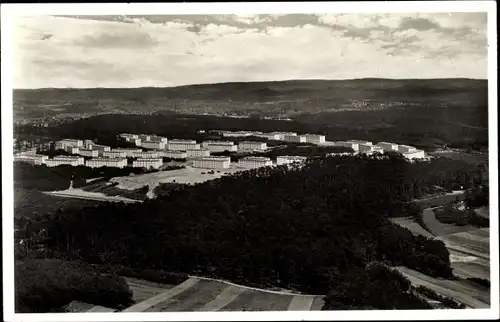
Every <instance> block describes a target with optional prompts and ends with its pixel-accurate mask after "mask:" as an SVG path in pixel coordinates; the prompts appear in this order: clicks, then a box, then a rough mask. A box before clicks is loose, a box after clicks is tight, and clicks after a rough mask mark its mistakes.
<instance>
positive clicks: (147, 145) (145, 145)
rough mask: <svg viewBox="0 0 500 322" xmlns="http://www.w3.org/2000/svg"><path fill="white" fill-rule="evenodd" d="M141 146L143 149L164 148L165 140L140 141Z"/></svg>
mask: <svg viewBox="0 0 500 322" xmlns="http://www.w3.org/2000/svg"><path fill="white" fill-rule="evenodd" d="M141 147H143V148H145V149H160V150H163V149H165V142H161V141H157V142H142V143H141Z"/></svg>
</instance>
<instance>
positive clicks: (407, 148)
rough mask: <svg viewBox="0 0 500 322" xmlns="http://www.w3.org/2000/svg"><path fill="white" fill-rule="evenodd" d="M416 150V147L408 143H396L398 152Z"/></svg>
mask: <svg viewBox="0 0 500 322" xmlns="http://www.w3.org/2000/svg"><path fill="white" fill-rule="evenodd" d="M415 151H417V148H415V147H413V146H410V145H404V144H402V145H398V152H400V153H408V152H415Z"/></svg>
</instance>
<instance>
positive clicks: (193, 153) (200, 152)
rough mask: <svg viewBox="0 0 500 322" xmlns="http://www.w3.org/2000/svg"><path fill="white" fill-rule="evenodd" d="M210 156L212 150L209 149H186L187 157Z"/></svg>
mask: <svg viewBox="0 0 500 322" xmlns="http://www.w3.org/2000/svg"><path fill="white" fill-rule="evenodd" d="M208 156H210V150H208V149H190V150H186V157H187V158H199V157H208Z"/></svg>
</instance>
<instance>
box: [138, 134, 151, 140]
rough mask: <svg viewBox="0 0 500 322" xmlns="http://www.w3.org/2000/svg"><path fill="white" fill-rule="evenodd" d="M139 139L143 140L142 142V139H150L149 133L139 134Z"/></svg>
mask: <svg viewBox="0 0 500 322" xmlns="http://www.w3.org/2000/svg"><path fill="white" fill-rule="evenodd" d="M139 139H140V140H141V141H143V142H144V141H149V140H151V135H149V134H139Z"/></svg>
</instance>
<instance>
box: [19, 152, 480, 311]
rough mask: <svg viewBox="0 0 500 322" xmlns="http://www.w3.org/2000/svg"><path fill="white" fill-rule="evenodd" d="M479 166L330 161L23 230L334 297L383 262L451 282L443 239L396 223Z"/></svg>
mask: <svg viewBox="0 0 500 322" xmlns="http://www.w3.org/2000/svg"><path fill="white" fill-rule="evenodd" d="M476 171H477V169H476V168H474V167H470V166H469V168H466V167H465V166H464V165H463V164H462V163H461V162H459V161H453V160H449V159H434V160H432V161H431V162H430V163H429V162H417V163H408V162H406V161H405V160H404V159H402V158H401V157H397V156H393V155H386V156H385V157H384V158H380V157H378V158H377V157H369V156H334V157H322V158H316V159H311V160H309V161H308V162H307V163H306V165H305V166H304V167H299V166H297V167H294V168H292V169H289V168H288V167H284V166H281V167H277V168H274V169H273V168H262V169H255V170H251V171H246V172H242V173H237V174H235V175H234V176H231V177H222V178H219V179H216V180H213V181H209V182H205V183H201V184H197V185H193V186H176V187H175V189H171V190H169V191H168V192H167V193H165V194H164V195H162V196H161V197H159V198H157V199H153V200H147V201H145V202H144V203H142V204H140V205H139V204H129V205H126V204H121V203H117V204H114V203H113V204H112V203H106V204H102V205H98V206H93V207H87V208H84V209H79V210H75V211H73V210H71V209H69V210H67V211H59V212H56V213H52V214H50V216H49V215H47V216H46V217H38V218H37V219H36V220H34V221H33V222H32V223H31V225H30V224H27V225H26V228H25V229H28V230H30V231H34V230H35V229H39V230H43V233H42V234H41V235H42V236H41V237H40V239H41V243H42V244H43V248H44V255H43V256H45V257H49V258H59V259H64V260H81V261H85V262H87V263H92V264H116V265H123V266H127V267H130V268H132V269H146V268H147V269H152V270H158V269H160V270H165V271H169V272H179V273H188V274H196V275H201V276H207V277H218V278H223V279H229V280H231V281H234V282H236V283H241V284H245V285H255V286H260V287H266V286H281V287H285V288H287V289H293V290H298V291H302V292H307V293H313V294H327V293H328V292H329V291H331V290H332V289H333V287H334V285H332V284H331V283H332V281H338V280H341V279H342V277H343V276H348V275H346V274H348V273H349V272H350V271H352V270H353V269H354V268H359V270H356V272H359V274H361V275H360V276H362V275H363V274H365V273H362V271H363V268H364V267H366V265H367V264H368V263H371V262H373V261H380V262H381V263H384V264H387V265H390V266H396V265H403V266H407V267H410V268H413V269H416V270H418V271H420V272H423V273H425V274H428V275H431V276H436V277H443V278H451V277H452V275H453V272H452V269H451V267H450V262H449V252H448V250H447V249H446V247H445V245H444V244H443V243H442V242H441V241H437V240H429V239H426V238H425V237H422V236H414V235H413V234H412V233H411V232H410V231H409V230H407V229H405V228H402V227H400V226H397V225H394V224H392V223H391V222H390V221H389V220H388V219H389V218H390V217H393V216H411V215H413V213H414V212H415V211H418V208H415V207H408V205H411V203H410V204H408V201H411V200H412V199H413V198H416V197H420V196H422V195H425V194H426V193H427V192H428V191H429V190H430V189H431V187H432V186H434V185H444V186H450V187H451V186H453V185H463V186H466V187H467V186H472V185H473V183H474V180H476V179H477V176H478V175H479V174H478V173H476ZM103 213H105V214H106V216H103V215H102V214H103ZM34 227H37V228H34ZM21 251H22V250H19V251H18V252H21ZM359 278H361V277H359ZM361 284H363V283H360V284H359V285H358V284H355V285H358V286H353V287H356V288H358V287H360V285H361ZM374 287H376V286H374ZM396 290H398V289H397V288H396V289H394V290H393V291H391V292H396ZM397 292H399V291H397ZM408 301H409V302H408V303H410V302H411V303H413V302H412V301H413V300H412V299H408ZM335 303H337V302H335ZM356 303H357V302H356V301H353V302H352V303H351V304H352V305H355V304H356ZM341 304H342V305H345V304H349V303H340V304H338V305H341ZM335 305H337V304H335ZM356 305H357V304H356ZM372 305H374V304H373V303H372ZM401 305H403V304H401ZM415 305H417V304H415Z"/></svg>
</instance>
